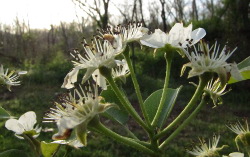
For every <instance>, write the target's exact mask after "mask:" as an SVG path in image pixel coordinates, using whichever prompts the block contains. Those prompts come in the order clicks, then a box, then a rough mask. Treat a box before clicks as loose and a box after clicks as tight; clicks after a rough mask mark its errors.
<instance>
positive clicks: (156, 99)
mask: <svg viewBox="0 0 250 157" xmlns="http://www.w3.org/2000/svg"><path fill="white" fill-rule="evenodd" d="M181 88H182V86H181V87H179V88H177V89H171V88H168V89H167V97H166V101H165V103H164V106H163V110H162V111H161V116H160V118H159V121H158V127H161V126H162V125H163V124H164V123H165V121H166V119H167V117H168V116H169V114H170V112H171V111H172V108H173V106H174V104H175V101H176V98H177V96H178V94H179V92H180V89H181ZM162 91H163V89H160V90H157V91H155V92H153V93H152V94H151V95H150V96H149V97H148V98H147V99H146V100H145V102H144V105H145V109H146V112H147V114H148V117H149V120H150V121H151V122H152V121H153V119H154V116H155V114H156V112H157V109H158V106H159V104H160V100H161V95H162Z"/></svg>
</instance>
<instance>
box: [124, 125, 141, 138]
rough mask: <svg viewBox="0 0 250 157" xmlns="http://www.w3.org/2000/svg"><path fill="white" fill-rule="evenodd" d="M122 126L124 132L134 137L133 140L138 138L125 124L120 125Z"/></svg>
mask: <svg viewBox="0 0 250 157" xmlns="http://www.w3.org/2000/svg"><path fill="white" fill-rule="evenodd" d="M122 126H123V128H124V129H125V130H126V132H127V133H128V135H129V136H130V137H132V138H133V139H135V140H139V139H138V138H137V137H136V136H135V134H134V133H133V132H132V131H130V130H129V128H128V126H127V125H122Z"/></svg>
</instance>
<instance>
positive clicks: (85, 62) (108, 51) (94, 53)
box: [62, 38, 117, 89]
mask: <svg viewBox="0 0 250 157" xmlns="http://www.w3.org/2000/svg"><path fill="white" fill-rule="evenodd" d="M83 47H84V53H83V55H81V54H80V53H79V51H78V50H74V52H73V53H71V55H72V56H73V57H74V58H75V61H72V62H73V64H74V66H75V67H74V68H73V69H72V71H70V72H69V73H68V74H67V75H66V77H65V78H64V83H63V85H62V88H67V89H69V88H72V87H74V83H75V82H76V81H77V75H78V72H79V70H80V69H86V70H87V71H86V73H85V75H84V76H83V78H82V83H84V82H86V80H88V79H89V77H91V75H92V73H93V72H94V71H95V70H96V69H98V68H99V67H102V66H105V67H108V68H112V67H115V66H116V63H115V59H114V58H115V56H116V55H117V52H116V51H115V49H114V48H113V47H112V45H111V44H110V42H109V41H106V40H105V41H102V40H100V39H99V38H94V40H93V44H92V46H90V45H88V44H87V43H86V41H85V40H84V42H83Z"/></svg>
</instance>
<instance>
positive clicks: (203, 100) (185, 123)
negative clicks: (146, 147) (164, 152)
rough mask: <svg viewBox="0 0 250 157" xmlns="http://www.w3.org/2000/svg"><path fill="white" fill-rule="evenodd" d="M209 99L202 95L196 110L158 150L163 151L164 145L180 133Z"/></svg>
mask: <svg viewBox="0 0 250 157" xmlns="http://www.w3.org/2000/svg"><path fill="white" fill-rule="evenodd" d="M208 100H209V98H208V97H207V95H204V96H203V98H202V100H201V102H200V104H199V105H198V106H197V107H196V109H195V110H194V111H193V112H192V113H191V115H190V116H189V117H188V118H187V119H186V120H185V121H184V122H183V123H182V124H181V125H180V126H179V127H178V128H177V129H176V130H175V131H174V132H173V133H172V134H171V135H170V136H169V137H168V138H167V139H166V140H165V141H164V142H163V143H162V144H161V145H160V147H159V148H160V149H163V148H164V147H165V146H166V145H168V144H169V142H170V141H172V140H173V139H174V138H175V137H176V136H177V135H178V134H179V133H180V132H181V130H182V129H183V128H184V127H185V126H187V125H188V124H189V123H190V122H191V120H193V118H194V117H195V116H196V115H197V114H198V113H199V112H200V110H201V109H202V107H203V106H204V105H205V104H206V103H207V102H208Z"/></svg>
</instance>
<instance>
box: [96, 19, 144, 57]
mask: <svg viewBox="0 0 250 157" xmlns="http://www.w3.org/2000/svg"><path fill="white" fill-rule="evenodd" d="M147 33H148V29H147V28H145V27H142V23H136V22H133V23H132V22H130V23H129V24H128V25H126V26H122V25H118V26H116V27H115V28H111V27H108V29H107V30H106V31H104V32H100V34H101V36H102V37H103V38H104V39H105V40H108V41H109V42H110V43H111V44H112V46H113V47H114V48H115V49H116V51H117V53H121V52H123V51H124V49H125V48H126V45H127V43H128V42H132V41H138V40H140V39H141V38H142V37H143V36H144V35H145V34H147Z"/></svg>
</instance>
